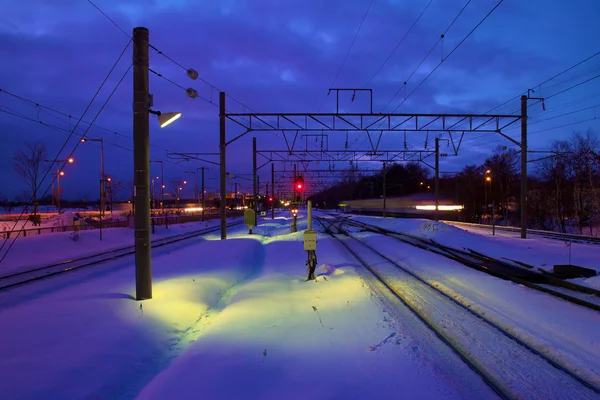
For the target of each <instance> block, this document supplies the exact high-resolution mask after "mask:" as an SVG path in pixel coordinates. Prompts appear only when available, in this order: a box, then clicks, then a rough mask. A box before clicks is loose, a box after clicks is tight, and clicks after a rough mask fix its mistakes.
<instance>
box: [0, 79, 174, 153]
mask: <svg viewBox="0 0 600 400" xmlns="http://www.w3.org/2000/svg"><path fill="white" fill-rule="evenodd" d="M2 93H5V94H7V95H10V96H12V97H14V98H16V99H19V100H21V101H23V102H24V103H26V104H29V105H32V106H34V107H36V108H38V109H41V110H42V111H44V112H45V113H46V114H47V115H50V116H52V117H53V118H56V119H57V120H59V121H62V122H65V123H67V122H68V121H65V120H63V119H61V118H59V117H57V116H56V115H54V114H53V113H55V114H58V115H62V116H64V117H67V118H69V119H71V118H73V116H72V115H70V114H68V113H65V112H63V111H60V110H57V109H55V108H52V107H49V106H47V105H44V104H42V103H39V102H36V101H33V100H31V99H28V98H25V97H23V96H19V95H17V94H14V93H12V92H9V91H7V90H5V89H0V94H2ZM2 107H4V108H5V109H8V110H10V109H9V108H8V107H6V106H1V105H0V112H4V113H6V114H11V115H13V116H17V117H21V118H24V119H27V120H31V121H32V122H37V123H40V124H41V125H45V126H51V124H49V123H47V122H44V121H41V120H40V119H39V117H38V119H34V118H30V117H26V116H23V115H17V114H16V111H14V110H13V111H12V112H7V111H5V110H2V109H1V108H2ZM46 110H49V111H51V112H52V113H51V112H49V111H46ZM81 122H82V123H83V124H86V125H91V126H93V127H94V128H97V129H101V130H103V131H106V132H108V133H110V134H113V135H116V136H120V137H123V138H125V139H129V140H131V139H132V137H131V136H128V135H125V134H123V133H120V132H118V131H116V130H114V129H109V128H106V127H104V126H101V125H98V124H90V122H88V121H84V120H82V121H81ZM66 131H67V132H70V131H71V130H70V129H67V130H66ZM150 147H153V148H155V149H157V150H161V151H165V152H166V153H169V152H170V151H171V150H169V149H167V148H165V147H161V146H158V145H155V144H152V143H151V144H150ZM174 164H175V163H174Z"/></svg>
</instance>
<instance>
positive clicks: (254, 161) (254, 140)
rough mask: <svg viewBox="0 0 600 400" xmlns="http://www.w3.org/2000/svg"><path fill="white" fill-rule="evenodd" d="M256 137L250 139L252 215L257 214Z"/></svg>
mask: <svg viewBox="0 0 600 400" xmlns="http://www.w3.org/2000/svg"><path fill="white" fill-rule="evenodd" d="M256 184H257V182H256V137H253V138H252V201H253V202H254V206H253V208H254V215H256V214H257V213H258V199H257V196H256V193H257V191H256ZM257 219H258V218H254V226H256V220H257Z"/></svg>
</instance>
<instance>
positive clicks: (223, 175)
mask: <svg viewBox="0 0 600 400" xmlns="http://www.w3.org/2000/svg"><path fill="white" fill-rule="evenodd" d="M226 112H227V111H226V109H225V92H220V93H219V150H220V153H219V159H220V171H219V179H220V186H221V188H220V189H221V206H220V214H221V240H224V239H227V214H226V213H227V208H226V202H227V186H226V179H227V169H226V166H225V160H226V157H225V150H226V146H227V137H226V132H225V125H226V118H225V113H226Z"/></svg>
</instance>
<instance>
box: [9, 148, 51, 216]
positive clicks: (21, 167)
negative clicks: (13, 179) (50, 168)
mask: <svg viewBox="0 0 600 400" xmlns="http://www.w3.org/2000/svg"><path fill="white" fill-rule="evenodd" d="M46 158H48V152H47V150H46V145H45V144H44V143H27V144H26V147H25V149H24V150H19V151H17V154H16V155H15V156H14V163H15V164H14V165H15V171H16V172H17V173H18V174H19V176H20V177H21V178H22V179H23V180H24V181H25V183H26V184H27V186H29V189H30V190H31V193H30V194H31V195H33V215H37V211H38V197H37V196H38V184H39V182H38V181H39V179H40V174H41V171H40V169H41V168H40V167H41V163H42V161H43V160H44V159H46Z"/></svg>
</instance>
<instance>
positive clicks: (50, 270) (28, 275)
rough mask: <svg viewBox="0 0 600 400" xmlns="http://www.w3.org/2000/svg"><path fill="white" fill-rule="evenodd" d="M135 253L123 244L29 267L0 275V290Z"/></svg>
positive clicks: (162, 242) (160, 242)
mask: <svg viewBox="0 0 600 400" xmlns="http://www.w3.org/2000/svg"><path fill="white" fill-rule="evenodd" d="M242 223H243V221H239V222H234V223H231V224H228V225H227V226H228V227H234V226H238V225H242ZM219 229H221V228H220V226H216V227H211V228H205V229H199V230H195V231H191V232H186V233H182V234H179V235H174V236H169V237H165V238H160V239H155V240H152V242H151V247H152V248H158V247H162V246H166V245H169V244H173V243H178V242H181V241H184V240H187V239H192V238H195V237H198V236H202V235H206V234H208V233H212V232H216V231H218V230H219ZM132 254H135V246H134V245H130V246H123V247H119V248H116V249H112V250H108V251H104V252H101V253H96V254H92V255H88V256H84V257H77V258H73V259H70V260H65V261H61V262H57V263H52V264H50V265H45V266H42V267H37V268H33V269H29V270H26V271H21V272H16V273H13V274H8V275H3V276H0V291H2V290H5V289H8V288H12V287H15V286H20V285H24V284H26V283H30V282H34V281H38V280H41V279H44V278H48V277H50V276H55V275H59V274H62V273H65V272H69V271H74V270H77V269H80V268H84V267H88V266H92V265H98V264H101V263H104V262H107V261H111V260H116V259H119V258H123V257H126V256H129V255H132Z"/></svg>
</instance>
